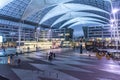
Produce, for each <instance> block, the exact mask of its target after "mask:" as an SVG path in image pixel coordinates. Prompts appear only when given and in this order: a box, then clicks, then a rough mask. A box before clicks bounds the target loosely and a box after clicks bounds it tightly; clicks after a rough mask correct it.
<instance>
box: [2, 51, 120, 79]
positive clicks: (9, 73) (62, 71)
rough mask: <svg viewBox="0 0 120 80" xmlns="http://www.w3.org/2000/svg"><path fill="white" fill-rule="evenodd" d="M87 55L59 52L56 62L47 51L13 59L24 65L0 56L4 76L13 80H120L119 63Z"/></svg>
mask: <svg viewBox="0 0 120 80" xmlns="http://www.w3.org/2000/svg"><path fill="white" fill-rule="evenodd" d="M85 54H86V53H85V52H84V53H83V54H82V55H80V54H79V53H78V52H73V51H70V52H64V53H62V54H61V53H57V54H56V57H55V59H53V61H52V62H49V61H48V60H47V57H46V54H45V52H44V51H40V52H33V53H31V54H25V55H19V56H18V57H17V56H14V58H13V59H18V58H21V60H22V63H21V65H20V66H18V65H16V64H7V61H8V59H7V58H5V57H4V58H2V57H0V61H1V64H0V74H2V75H4V76H6V77H7V78H9V79H10V80H120V71H119V70H120V66H119V65H118V64H116V63H114V62H113V61H112V60H106V59H105V58H103V59H101V60H98V59H97V58H96V57H94V56H92V57H88V55H85Z"/></svg>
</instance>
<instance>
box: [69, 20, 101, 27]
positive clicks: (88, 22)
mask: <svg viewBox="0 0 120 80" xmlns="http://www.w3.org/2000/svg"><path fill="white" fill-rule="evenodd" d="M75 25H84V26H87V25H91V26H94V25H103V24H102V23H99V22H93V21H84V23H81V22H75V23H73V24H71V25H70V26H69V27H68V28H73V27H74V26H75Z"/></svg>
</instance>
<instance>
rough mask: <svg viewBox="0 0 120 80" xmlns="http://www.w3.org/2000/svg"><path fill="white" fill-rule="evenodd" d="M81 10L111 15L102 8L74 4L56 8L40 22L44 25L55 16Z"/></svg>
mask: <svg viewBox="0 0 120 80" xmlns="http://www.w3.org/2000/svg"><path fill="white" fill-rule="evenodd" d="M80 10H95V11H99V12H103V13H107V14H109V12H107V11H105V10H102V9H100V8H96V7H93V6H90V5H84V4H74V3H68V4H60V5H58V6H56V7H55V8H53V9H51V10H50V11H49V12H48V13H47V14H46V15H45V16H44V17H43V19H42V20H41V21H40V24H42V23H43V22H45V21H47V20H48V19H50V18H52V17H54V16H57V15H60V14H64V13H68V12H72V11H80Z"/></svg>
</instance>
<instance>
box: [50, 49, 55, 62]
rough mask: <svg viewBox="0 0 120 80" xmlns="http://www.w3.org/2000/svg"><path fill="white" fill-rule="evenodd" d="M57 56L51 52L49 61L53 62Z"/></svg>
mask: <svg viewBox="0 0 120 80" xmlns="http://www.w3.org/2000/svg"><path fill="white" fill-rule="evenodd" d="M55 56H56V55H55V53H54V52H51V51H50V52H49V53H48V60H49V61H52V60H53V59H54V58H55Z"/></svg>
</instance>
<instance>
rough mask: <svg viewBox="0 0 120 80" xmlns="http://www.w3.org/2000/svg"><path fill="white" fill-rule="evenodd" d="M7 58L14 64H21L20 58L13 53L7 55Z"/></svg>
mask: <svg viewBox="0 0 120 80" xmlns="http://www.w3.org/2000/svg"><path fill="white" fill-rule="evenodd" d="M9 59H10V64H16V65H20V64H21V59H20V58H18V57H17V55H16V57H15V56H14V55H10V56H9Z"/></svg>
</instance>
